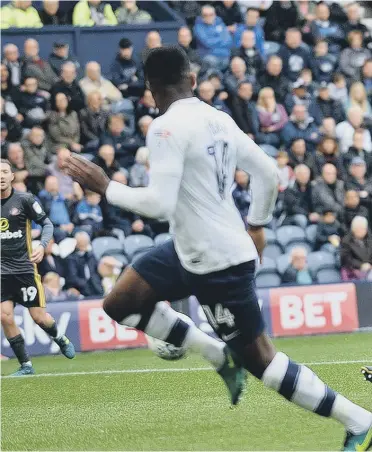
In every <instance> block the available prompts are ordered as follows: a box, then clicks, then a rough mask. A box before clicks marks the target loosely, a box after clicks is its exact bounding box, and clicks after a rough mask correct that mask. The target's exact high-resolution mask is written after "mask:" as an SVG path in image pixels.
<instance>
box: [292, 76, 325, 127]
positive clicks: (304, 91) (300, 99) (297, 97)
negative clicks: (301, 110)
mask: <svg viewBox="0 0 372 452" xmlns="http://www.w3.org/2000/svg"><path fill="white" fill-rule="evenodd" d="M284 105H285V108H286V110H287V113H288V114H289V115H290V114H291V113H292V111H293V107H294V106H295V105H304V106H305V107H306V110H307V111H308V112H309V115H310V116H311V117H313V118H314V121H315V123H316V124H317V125H318V126H319V125H320V124H321V123H322V119H323V118H322V113H321V111H320V108H319V107H318V105H317V104H316V102H315V99H314V97H313V96H312V95H311V93H310V92H309V89H308V87H307V86H306V84H305V82H304V80H303V79H302V78H299V79H298V80H296V81H295V82H294V83H293V85H292V93H289V94H287V96H286V98H285V101H284Z"/></svg>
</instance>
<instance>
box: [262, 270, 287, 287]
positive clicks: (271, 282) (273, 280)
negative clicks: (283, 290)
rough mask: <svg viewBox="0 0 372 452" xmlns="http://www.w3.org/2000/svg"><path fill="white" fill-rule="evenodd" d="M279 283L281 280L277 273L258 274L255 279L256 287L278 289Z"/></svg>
mask: <svg viewBox="0 0 372 452" xmlns="http://www.w3.org/2000/svg"><path fill="white" fill-rule="evenodd" d="M280 283H281V278H280V276H279V275H278V273H277V272H271V273H263V274H258V275H257V277H256V286H257V287H278V286H280Z"/></svg>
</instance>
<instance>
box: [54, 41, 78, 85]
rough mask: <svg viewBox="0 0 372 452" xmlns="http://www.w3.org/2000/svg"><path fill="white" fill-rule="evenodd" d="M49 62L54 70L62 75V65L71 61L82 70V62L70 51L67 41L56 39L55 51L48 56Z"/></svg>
mask: <svg viewBox="0 0 372 452" xmlns="http://www.w3.org/2000/svg"><path fill="white" fill-rule="evenodd" d="M48 61H49V64H50V66H51V68H52V69H53V71H54V72H55V73H56V74H57V75H58V77H60V75H61V72H62V67H63V65H64V64H65V63H67V62H71V63H73V64H74V65H75V67H76V70H77V71H79V70H80V63H79V61H78V60H77V58H75V57H74V56H73V55H71V53H70V47H69V45H68V44H67V42H64V41H56V42H55V43H54V44H53V51H52V53H51V54H50V55H49V58H48Z"/></svg>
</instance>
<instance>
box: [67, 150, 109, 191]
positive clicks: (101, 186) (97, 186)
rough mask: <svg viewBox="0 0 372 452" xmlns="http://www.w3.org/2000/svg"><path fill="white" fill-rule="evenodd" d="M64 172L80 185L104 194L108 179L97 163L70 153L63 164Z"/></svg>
mask: <svg viewBox="0 0 372 452" xmlns="http://www.w3.org/2000/svg"><path fill="white" fill-rule="evenodd" d="M64 169H65V170H66V173H67V174H68V175H70V176H71V177H72V178H73V179H74V180H75V181H76V182H78V183H79V184H80V185H81V186H82V187H85V188H88V189H89V190H92V191H94V192H95V193H99V194H100V195H102V196H104V194H105V193H106V190H107V187H108V185H109V183H110V179H109V178H108V176H107V175H106V173H105V172H104V171H103V169H102V168H100V167H99V166H98V165H96V164H94V163H92V162H89V161H88V160H87V159H85V158H84V157H80V156H79V155H71V156H70V157H69V158H68V159H67V160H66V162H65V164H64Z"/></svg>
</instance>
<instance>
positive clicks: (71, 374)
mask: <svg viewBox="0 0 372 452" xmlns="http://www.w3.org/2000/svg"><path fill="white" fill-rule="evenodd" d="M371 360H372V358H370V359H368V358H367V359H359V360H349V361H316V362H310V363H303V364H305V365H306V366H329V365H337V364H359V363H366V362H369V361H371ZM209 370H214V369H213V368H212V367H185V368H171V367H165V368H161V369H122V370H101V371H99V370H95V371H90V372H84V371H82V372H61V373H45V374H36V375H28V376H27V377H28V378H30V377H31V378H41V377H75V376H79V375H115V374H149V373H153V372H205V371H209ZM1 378H2V379H8V378H12V379H13V380H23V378H17V377H12V376H10V375H6V376H2V377H1Z"/></svg>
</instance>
